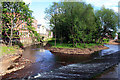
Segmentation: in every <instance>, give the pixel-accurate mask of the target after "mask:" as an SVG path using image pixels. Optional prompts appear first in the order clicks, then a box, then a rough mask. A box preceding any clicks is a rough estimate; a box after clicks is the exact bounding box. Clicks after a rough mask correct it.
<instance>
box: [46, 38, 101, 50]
mask: <svg viewBox="0 0 120 80" xmlns="http://www.w3.org/2000/svg"><path fill="white" fill-rule="evenodd" d="M48 43H49V44H50V45H52V47H54V48H81V49H84V48H91V47H93V46H98V45H101V44H96V43H89V44H87V43H85V44H84V43H78V44H77V46H76V47H74V46H73V44H71V43H69V44H68V43H62V44H60V43H58V42H57V43H56V46H55V45H54V40H52V41H49V42H48Z"/></svg>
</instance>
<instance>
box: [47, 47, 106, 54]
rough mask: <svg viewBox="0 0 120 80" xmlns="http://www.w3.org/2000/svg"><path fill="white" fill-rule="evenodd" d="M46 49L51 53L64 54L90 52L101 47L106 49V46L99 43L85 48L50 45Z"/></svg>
mask: <svg viewBox="0 0 120 80" xmlns="http://www.w3.org/2000/svg"><path fill="white" fill-rule="evenodd" d="M46 49H47V50H49V51H50V52H52V53H64V54H92V53H94V52H95V51H100V50H103V49H108V47H106V46H103V45H100V46H94V47H92V48H85V49H80V48H73V49H69V48H52V47H47V48H46Z"/></svg>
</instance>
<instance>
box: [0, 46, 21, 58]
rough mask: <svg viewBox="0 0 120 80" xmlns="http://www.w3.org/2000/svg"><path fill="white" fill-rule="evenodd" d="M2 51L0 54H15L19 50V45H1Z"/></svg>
mask: <svg viewBox="0 0 120 80" xmlns="http://www.w3.org/2000/svg"><path fill="white" fill-rule="evenodd" d="M0 49H1V52H0V56H2V55H5V54H14V53H15V52H17V51H18V49H19V47H18V46H11V47H8V46H0Z"/></svg>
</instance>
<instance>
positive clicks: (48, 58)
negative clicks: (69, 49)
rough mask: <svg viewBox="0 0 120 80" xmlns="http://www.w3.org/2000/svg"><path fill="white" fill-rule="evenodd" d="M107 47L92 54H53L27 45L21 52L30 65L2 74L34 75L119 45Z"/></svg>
mask: <svg viewBox="0 0 120 80" xmlns="http://www.w3.org/2000/svg"><path fill="white" fill-rule="evenodd" d="M105 46H107V47H109V49H106V50H101V51H99V52H95V53H93V54H92V55H67V54H59V53H57V54H54V53H51V52H50V51H48V50H44V49H43V48H41V47H40V45H36V46H31V47H27V48H26V49H25V51H24V52H23V58H27V59H30V60H32V62H35V63H33V64H32V65H29V66H27V67H25V68H24V69H21V70H19V71H16V72H13V73H11V74H8V75H6V76H4V77H5V78H21V77H28V76H32V75H35V74H37V73H42V72H46V71H51V70H53V69H56V68H59V67H61V66H65V65H68V64H72V63H80V62H83V61H87V60H91V59H93V58H94V57H99V56H104V55H108V54H111V53H113V52H116V51H119V50H120V45H105Z"/></svg>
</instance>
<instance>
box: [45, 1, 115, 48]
mask: <svg viewBox="0 0 120 80" xmlns="http://www.w3.org/2000/svg"><path fill="white" fill-rule="evenodd" d="M45 13H46V19H48V20H49V21H50V26H51V27H52V29H53V32H54V34H55V35H56V36H57V40H59V42H60V43H63V42H65V43H72V44H73V46H76V47H77V45H78V43H81V44H82V43H84V44H85V43H98V42H99V43H101V42H102V41H103V40H102V39H103V38H104V37H106V36H105V35H106V34H107V35H108V36H110V37H111V38H114V36H115V33H116V26H117V24H116V23H117V21H116V20H117V15H116V13H114V11H113V10H111V9H105V8H102V9H101V10H98V11H96V12H95V11H94V10H93V7H92V6H91V5H90V4H86V3H84V2H58V3H53V5H51V6H50V7H49V8H47V9H46V11H45ZM55 35H54V36H55ZM110 37H109V38H110Z"/></svg>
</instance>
